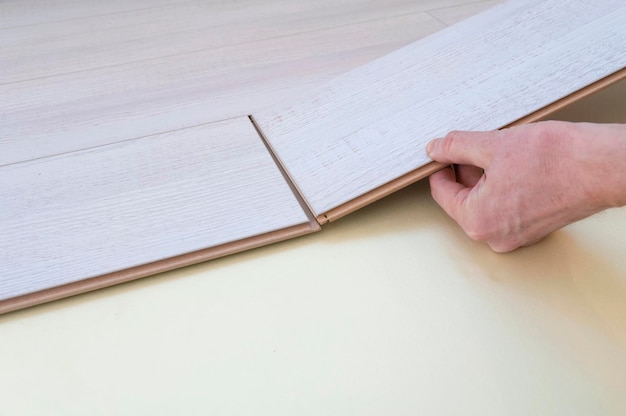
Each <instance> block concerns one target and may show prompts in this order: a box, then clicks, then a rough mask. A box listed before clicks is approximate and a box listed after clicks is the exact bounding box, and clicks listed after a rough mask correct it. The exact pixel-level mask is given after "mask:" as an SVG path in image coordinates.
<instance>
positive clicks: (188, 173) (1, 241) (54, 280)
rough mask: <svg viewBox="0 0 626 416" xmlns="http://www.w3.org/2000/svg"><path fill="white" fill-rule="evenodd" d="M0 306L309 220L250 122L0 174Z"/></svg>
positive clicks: (101, 149)
mask: <svg viewBox="0 0 626 416" xmlns="http://www.w3.org/2000/svg"><path fill="white" fill-rule="evenodd" d="M0 189H1V190H2V198H0V230H2V232H0V301H1V300H4V299H8V298H11V297H15V296H19V295H23V294H27V293H33V292H37V291H40V290H43V289H48V288H51V287H56V286H60V285H62V284H66V283H72V282H75V281H77V280H82V279H86V278H89V277H95V276H99V275H103V274H106V273H110V272H115V271H118V270H123V269H127V268H131V267H134V266H138V265H142V264H146V263H150V262H153V261H157V260H162V259H167V258H170V257H174V256H177V255H181V254H186V253H190V252H194V251H197V250H202V249H206V248H209V247H214V246H218V245H220V244H224V243H229V242H233V241H237V240H241V239H244V238H248V237H252V236H255V235H260V234H264V233H268V232H272V231H275V230H280V229H284V228H287V227H290V226H294V225H298V224H306V223H308V222H309V219H308V218H307V215H306V214H305V213H304V211H303V210H302V208H301V207H300V205H299V202H298V201H297V200H296V198H295V197H294V195H293V193H292V192H291V190H290V189H289V187H288V185H287V184H286V182H285V181H284V179H283V177H282V175H281V174H280V172H279V171H278V168H277V167H276V165H275V164H274V162H273V160H272V158H271V156H270V155H269V153H268V152H267V150H266V148H265V146H264V145H263V143H262V142H261V141H260V140H259V137H258V135H257V133H256V131H255V130H254V128H253V126H252V124H251V123H250V121H249V120H248V118H245V117H242V118H238V119H232V120H227V121H223V122H218V123H212V124H207V125H202V126H197V127H194V128H189V129H183V130H177V131H173V132H169V133H162V134H159V135H156V136H152V137H145V138H141V139H136V140H131V141H127V142H122V143H117V144H112V145H107V146H101V147H97V148H93V149H89V150H85V151H80V152H74V153H71V154H67V155H61V156H55V157H49V158H43V159H39V160H34V161H29V162H23V163H17V164H13V165H8V166H3V167H0Z"/></svg>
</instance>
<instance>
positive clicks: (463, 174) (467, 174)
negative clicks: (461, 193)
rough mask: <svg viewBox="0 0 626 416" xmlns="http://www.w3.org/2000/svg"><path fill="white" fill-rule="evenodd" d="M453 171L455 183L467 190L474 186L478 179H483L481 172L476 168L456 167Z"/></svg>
mask: <svg viewBox="0 0 626 416" xmlns="http://www.w3.org/2000/svg"><path fill="white" fill-rule="evenodd" d="M454 171H455V173H456V181H457V182H458V183H460V184H461V185H463V186H465V187H467V188H473V187H474V186H476V184H477V183H478V181H479V180H480V178H482V177H483V170H482V169H481V168H477V167H476V166H468V165H456V166H455V167H454Z"/></svg>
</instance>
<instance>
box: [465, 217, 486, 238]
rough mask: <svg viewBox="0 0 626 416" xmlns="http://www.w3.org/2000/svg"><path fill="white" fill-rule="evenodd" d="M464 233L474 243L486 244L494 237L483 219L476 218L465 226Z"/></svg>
mask: <svg viewBox="0 0 626 416" xmlns="http://www.w3.org/2000/svg"><path fill="white" fill-rule="evenodd" d="M463 231H465V233H466V234H467V236H468V237H469V238H471V239H472V240H474V241H481V242H486V241H489V240H490V239H491V238H492V236H493V233H492V232H491V230H490V227H489V226H488V223H487V222H486V221H484V220H483V219H480V218H476V217H474V218H471V219H470V220H469V221H468V222H467V223H466V224H464V226H463Z"/></svg>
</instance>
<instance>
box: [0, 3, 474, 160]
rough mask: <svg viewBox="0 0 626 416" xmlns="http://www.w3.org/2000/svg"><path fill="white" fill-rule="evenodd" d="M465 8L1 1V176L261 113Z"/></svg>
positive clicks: (424, 32) (435, 5) (437, 25)
mask: <svg viewBox="0 0 626 416" xmlns="http://www.w3.org/2000/svg"><path fill="white" fill-rule="evenodd" d="M465 2H466V1H465V0H445V1H434V0H427V1H420V2H407V1H406V0H393V1H386V2H381V1H378V0H367V1H361V0H350V1H346V2H339V3H338V2H335V1H333V0H324V1H322V2H313V1H297V2H292V1H284V0H270V1H263V2H258V1H252V0H246V1H237V2H206V1H190V2H183V3H181V2H171V4H169V5H163V4H160V3H159V4H160V5H159V4H156V5H155V6H154V7H146V4H147V3H146V2H144V1H137V2H136V3H135V2H134V1H131V2H128V4H126V3H124V2H113V3H111V6H110V7H113V6H115V7H118V6H119V7H118V8H122V7H125V8H126V9H128V10H127V11H116V10H118V9H115V10H110V11H109V12H107V13H105V12H104V10H105V9H106V8H107V7H108V6H106V4H107V2H98V1H95V0H86V1H85V2H77V4H76V7H70V5H64V6H61V3H62V2H59V1H55V2H52V3H50V4H48V7H50V8H54V7H53V6H54V5H56V4H58V5H59V7H57V8H56V9H55V10H54V11H50V10H47V8H45V7H44V6H43V5H42V4H40V3H43V2H40V1H34V0H24V1H21V2H17V1H16V2H9V3H4V2H2V3H0V15H2V16H3V17H4V18H5V20H6V21H8V20H10V18H11V16H14V20H15V21H16V23H15V25H13V26H15V27H12V28H7V29H2V31H1V32H0V84H1V85H0V97H2V100H0V165H3V164H7V163H15V162H18V161H24V160H30V159H33V158H37V157H44V156H50V155H53V154H60V153H64V152H69V151H73V150H78V149H84V148H89V147H91V146H96V145H102V144H107V143H114V142H117V141H122V140H128V139H132V138H136V137H142V136H146V135H152V134H156V133H159V132H163V131H170V130H175V129H179V128H186V127H191V126H194V125H198V124H202V123H207V122H211V121H217V120H221V119H226V118H231V117H237V116H242V115H246V114H250V113H251V112H254V111H257V110H260V109H263V108H265V107H267V106H268V105H270V104H271V103H274V102H281V101H285V100H287V99H290V98H292V97H293V96H294V95H297V94H301V93H303V92H304V91H306V90H308V89H310V88H311V87H314V86H317V85H320V84H321V83H323V82H326V81H328V80H329V79H330V78H332V77H333V76H335V75H338V74H339V73H343V72H345V71H346V70H349V69H352V68H354V67H356V66H358V65H360V64H363V63H365V62H367V61H369V60H371V59H374V58H377V57H379V56H381V55H383V54H385V53H388V52H390V51H391V50H394V49H396V48H398V47H400V46H403V45H405V44H408V43H410V42H412V41H414V40H415V39H417V38H420V37H422V36H425V35H427V34H430V33H432V32H434V31H436V30H439V29H442V28H443V27H444V25H443V24H442V23H440V22H439V21H438V20H437V19H435V18H434V17H432V16H431V15H430V14H428V13H427V11H430V10H431V9H435V8H438V7H446V6H453V5H458V4H462V3H465ZM78 3H80V4H78ZM100 3H102V4H100ZM29 4H30V5H31V6H28V5H29ZM89 4H91V6H89V7H88V5H89ZM133 4H135V5H134V6H133ZM27 6H28V7H27ZM81 10H82V11H81ZM106 10H108V9H106ZM20 11H22V12H23V13H22V14H20ZM88 11H89V13H91V14H88V13H87V12H88ZM83 12H84V13H83ZM63 13H65V14H63ZM49 14H51V15H55V16H56V15H58V16H57V20H54V19H52V18H50V19H47V20H45V22H46V23H40V24H31V25H22V26H19V27H17V26H16V25H18V24H21V23H20V22H22V20H23V18H26V17H28V16H30V15H32V18H33V19H35V20H33V23H34V22H35V21H36V17H37V16H42V18H43V16H45V15H49ZM20 16H21V17H20ZM79 16H82V17H79ZM22 23H24V22H22ZM7 25H8V23H7Z"/></svg>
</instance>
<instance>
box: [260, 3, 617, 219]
mask: <svg viewBox="0 0 626 416" xmlns="http://www.w3.org/2000/svg"><path fill="white" fill-rule="evenodd" d="M625 66H626V4H625V3H624V1H623V0H603V1H600V2H588V1H584V0H567V1H562V0H548V1H509V2H507V3H504V4H502V5H499V6H496V7H494V8H493V9H490V10H488V11H487V12H484V13H481V14H480V15H477V16H474V17H472V18H470V19H468V20H466V21H463V22H461V23H459V24H457V25H455V26H452V27H450V28H447V29H444V30H443V31H441V32H439V33H436V34H434V35H432V36H430V37H428V38H425V39H422V40H420V41H418V42H416V43H414V44H412V45H409V46H407V47H405V48H402V49H400V50H398V51H396V52H394V53H392V54H390V55H388V56H386V57H383V58H381V59H378V60H376V61H373V62H371V63H369V64H367V65H364V66H362V67H360V68H357V69H356V70H354V71H351V72H349V73H347V74H345V75H344V76H342V77H340V78H338V79H336V80H334V81H331V82H330V83H329V84H328V85H326V86H325V87H324V88H321V89H319V90H316V91H313V92H311V93H309V94H305V95H303V96H302V97H300V98H299V99H298V100H295V101H294V102H291V103H289V104H286V105H281V106H278V107H276V108H272V109H268V110H266V111H262V112H258V113H254V114H253V116H254V117H255V120H256V122H257V124H258V125H259V126H260V128H261V130H262V131H263V133H264V135H265V136H266V137H267V139H268V140H269V142H270V143H271V145H272V147H273V149H274V151H275V152H276V154H277V156H278V157H279V158H280V160H281V161H282V163H283V164H284V166H285V167H286V169H287V171H288V172H289V174H290V175H291V177H292V179H293V180H294V182H295V183H296V185H297V186H298V187H299V189H300V191H301V193H302V195H303V196H304V197H305V198H306V199H307V201H308V203H309V205H310V206H311V208H312V209H313V211H314V213H315V214H316V215H320V214H323V213H324V212H326V211H328V210H330V209H333V208H336V207H338V206H340V205H342V204H344V203H346V202H348V201H350V200H352V199H354V198H356V197H359V196H361V195H363V194H365V193H367V192H369V191H371V190H373V189H375V188H377V187H379V186H381V185H384V184H386V183H388V182H389V181H391V180H393V179H396V178H398V177H400V176H402V175H404V174H406V173H408V172H411V171H413V170H415V169H417V168H419V167H420V166H423V165H425V164H426V163H428V162H429V159H428V157H427V155H426V152H425V145H426V143H427V142H428V141H429V140H430V139H432V138H435V137H438V136H442V135H444V134H446V133H447V132H448V131H450V130H453V129H459V130H490V129H496V128H500V127H503V126H505V125H507V124H509V123H511V122H513V121H515V120H517V119H519V118H521V117H523V116H525V115H527V114H529V113H532V112H534V111H536V110H538V109H541V108H543V107H545V106H547V105H549V104H551V103H553V102H555V101H557V100H559V99H561V98H563V97H565V96H567V95H569V94H570V93H572V92H575V91H577V90H579V89H581V88H583V87H585V86H587V85H589V84H592V83H593V82H595V81H597V80H599V79H601V78H603V77H605V76H607V75H610V74H612V73H614V72H616V71H618V70H620V69H621V68H623V67H625Z"/></svg>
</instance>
